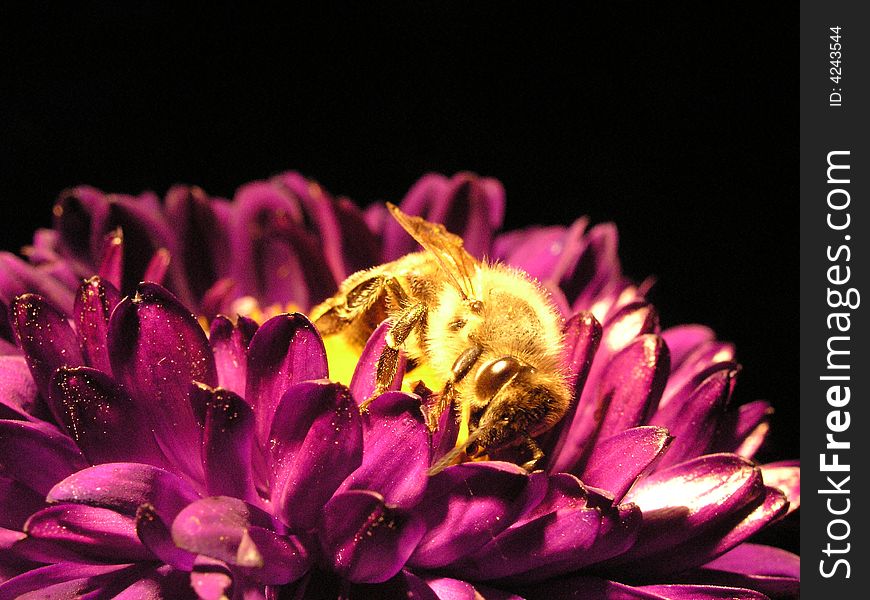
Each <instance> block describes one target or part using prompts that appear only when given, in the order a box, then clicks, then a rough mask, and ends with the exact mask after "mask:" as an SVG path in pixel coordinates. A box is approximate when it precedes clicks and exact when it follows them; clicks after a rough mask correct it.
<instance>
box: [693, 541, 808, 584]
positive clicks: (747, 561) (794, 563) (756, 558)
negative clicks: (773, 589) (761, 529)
mask: <svg viewBox="0 0 870 600" xmlns="http://www.w3.org/2000/svg"><path fill="white" fill-rule="evenodd" d="M704 567H705V568H709V569H718V570H720V571H733V572H735V573H745V574H747V575H779V576H783V577H793V578H795V579H800V576H801V572H800V567H801V561H800V557H799V556H797V555H795V554H792V553H791V552H787V551H785V550H782V549H781V548H773V547H771V546H761V545H758V544H741V545H739V546H737V547H736V548H734V549H733V550H731V551H730V552H728V553H727V554H723V555H722V556H720V557H719V558H717V559H716V560H714V561H712V562H709V563H707V564H706V565H704Z"/></svg>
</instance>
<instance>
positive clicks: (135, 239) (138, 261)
mask: <svg viewBox="0 0 870 600" xmlns="http://www.w3.org/2000/svg"><path fill="white" fill-rule="evenodd" d="M108 199H109V215H108V218H107V219H106V222H105V223H104V225H103V230H102V232H101V234H104V233H108V232H109V231H111V230H113V229H117V228H119V227H120V228H121V230H122V231H123V235H124V275H123V277H122V280H121V287H120V288H119V289H120V290H121V291H122V292H127V291H128V290H132V289H135V288H136V285H137V284H138V283H139V282H140V281H142V279H143V278H144V275H145V272H146V271H147V269H148V265H149V263H150V262H151V260H152V258H153V257H154V253H155V252H157V251H158V250H159V249H160V248H168V247H170V246H171V242H170V240H171V239H172V233H171V231H170V229H169V227H168V226H167V224H166V222H165V221H164V220H163V217H162V211H160V210H159V209H158V210H154V208H153V206H149V197H148V196H147V195H144V194H143V195H142V196H140V197H138V198H136V197H133V196H125V195H122V194H112V195H111V196H109V197H108ZM152 200H153V198H152ZM172 283H174V282H170V284H172ZM177 291H180V292H182V291H183V290H177ZM186 300H190V299H189V298H186Z"/></svg>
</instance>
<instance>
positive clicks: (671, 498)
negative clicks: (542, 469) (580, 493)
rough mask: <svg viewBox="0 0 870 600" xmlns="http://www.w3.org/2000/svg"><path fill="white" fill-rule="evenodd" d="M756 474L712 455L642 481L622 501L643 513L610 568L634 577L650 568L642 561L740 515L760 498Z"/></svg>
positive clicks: (739, 462)
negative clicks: (626, 569)
mask: <svg viewBox="0 0 870 600" xmlns="http://www.w3.org/2000/svg"><path fill="white" fill-rule="evenodd" d="M763 494H764V485H763V483H762V480H761V472H760V470H759V469H758V468H757V467H756V466H755V465H753V464H752V463H750V462H748V461H746V460H744V459H742V458H740V457H738V456H735V455H733V454H711V455H707V456H702V457H699V458H696V459H694V460H691V461H688V462H685V463H681V464H679V465H676V466H673V467H671V468H669V469H666V470H664V471H658V472H656V473H654V474H653V475H650V476H648V477H645V478H644V479H642V480H641V481H640V482H638V484H637V485H636V486H635V487H634V489H632V490H631V491H630V492H629V493H628V495H627V496H626V498H625V501H626V502H633V503H635V504H637V505H638V506H639V507H640V508H641V510H643V517H644V522H643V527H642V528H641V533H640V537H639V538H638V541H637V543H636V544H635V545H634V547H632V548H631V550H629V551H628V552H627V553H626V554H624V555H622V556H620V557H619V558H618V559H616V561H615V564H623V563H627V562H631V563H632V568H635V569H637V572H638V573H641V572H645V571H646V570H647V569H655V568H657V567H658V566H659V565H656V564H652V563H651V562H650V561H648V560H644V559H645V558H646V557H648V556H650V555H652V554H655V553H657V552H662V551H665V550H667V549H669V548H674V547H677V546H679V545H680V544H682V543H684V542H685V541H687V540H689V539H691V538H694V537H696V536H698V535H701V534H703V533H704V532H706V531H709V530H711V529H713V528H714V527H716V526H721V525H722V524H723V523H727V522H729V521H730V520H731V519H733V518H734V517H735V516H739V513H740V511H741V510H743V509H744V508H746V507H748V506H750V507H751V506H754V504H753V503H757V501H758V500H759V498H763Z"/></svg>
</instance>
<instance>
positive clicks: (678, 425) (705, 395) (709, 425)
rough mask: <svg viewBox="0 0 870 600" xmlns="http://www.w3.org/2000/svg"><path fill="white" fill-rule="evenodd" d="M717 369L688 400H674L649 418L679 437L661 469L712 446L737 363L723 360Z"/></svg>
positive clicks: (735, 372)
mask: <svg viewBox="0 0 870 600" xmlns="http://www.w3.org/2000/svg"><path fill="white" fill-rule="evenodd" d="M715 369H716V370H715V371H713V372H712V373H710V374H709V375H708V376H707V377H706V378H705V379H704V380H703V381H702V382H701V383H700V384H699V385H698V386H697V387H696V388H695V389H694V391H692V393H691V394H689V395H688V396H687V397H686V398H685V400H683V399H682V398H679V399H675V400H673V401H672V402H670V403H669V404H668V405H667V406H665V407H664V408H661V409H659V410H658V411H657V412H656V414H655V415H653V417H652V418H651V419H650V420H649V421H650V424H652V425H657V426H659V427H665V428H667V429H668V430H669V431H670V433H671V435H672V436H673V437H674V438H675V439H674V442H673V444H671V447H670V448H669V449H668V453H667V455H666V456H665V457H664V458H663V459H662V461H661V462H660V463H659V464H658V466H657V468H659V469H663V468H665V467H669V466H671V465H674V464H677V463H679V462H683V461H684V460H689V459H690V458H693V457H695V456H700V455H702V454H704V453H705V452H707V451H708V450H709V449H710V447H711V445H712V443H713V440H714V437H715V435H716V433H717V430H718V427H719V423H720V421H721V419H722V416H723V415H724V413H725V407H726V406H727V404H728V401H729V400H730V398H731V392H732V390H733V389H734V384H735V378H736V377H737V365H735V364H734V363H719V364H717V365H715ZM707 372H709V370H708V371H705V373H707Z"/></svg>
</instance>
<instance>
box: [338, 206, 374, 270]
mask: <svg viewBox="0 0 870 600" xmlns="http://www.w3.org/2000/svg"><path fill="white" fill-rule="evenodd" d="M335 211H336V215H337V216H338V225H339V228H340V231H341V233H342V235H341V236H339V240H340V241H341V244H342V258H343V259H344V264H345V267H344V268H345V272H346V273H348V274H350V273H356V272H357V271H359V270H361V269H364V268H368V267H371V266H372V265H375V264H377V263H378V262H379V261H380V252H381V249H380V244H379V240H378V238H376V237H375V236H374V235H373V234H372V232H371V230H370V229H369V228H368V226H367V225H366V222H365V215H364V214H363V213H362V211H360V209H359V208H358V207H357V206H356V205H355V204H354V203H353V202H351V201H350V200H348V199H347V198H339V199H338V201H337V203H336V205H335ZM336 281H342V279H336Z"/></svg>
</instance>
